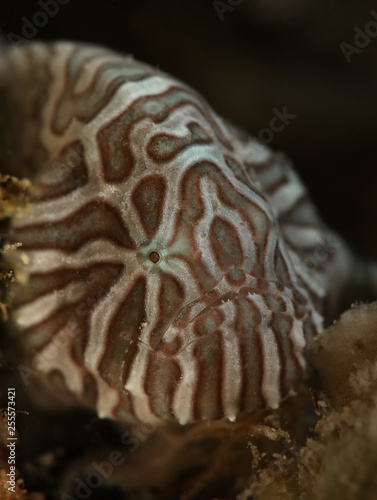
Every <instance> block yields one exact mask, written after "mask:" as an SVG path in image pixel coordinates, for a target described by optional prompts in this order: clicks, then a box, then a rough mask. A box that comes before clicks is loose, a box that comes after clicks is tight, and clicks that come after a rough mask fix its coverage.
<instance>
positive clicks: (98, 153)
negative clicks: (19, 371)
mask: <svg viewBox="0 0 377 500" xmlns="http://www.w3.org/2000/svg"><path fill="white" fill-rule="evenodd" d="M0 105H1V108H0V109H1V116H0V163H1V171H2V172H3V173H10V174H14V175H16V176H19V177H28V178H29V179H30V180H31V183H32V188H31V194H30V197H31V201H30V204H29V206H28V207H27V208H26V209H25V210H24V211H23V212H22V213H21V214H19V216H18V217H14V218H13V220H12V221H11V226H10V231H9V237H8V245H9V246H10V249H8V251H7V252H6V258H7V259H8V260H9V261H10V262H11V263H12V264H13V266H14V269H15V271H16V276H18V279H17V280H16V284H15V286H14V287H13V289H12V291H11V296H10V299H9V302H10V312H11V331H12V334H13V335H14V336H15V337H16V338H17V339H18V342H19V343H20V345H21V346H22V347H23V352H24V358H23V366H26V367H30V368H31V369H32V370H33V372H32V373H33V375H32V377H31V379H30V382H31V381H32V380H35V382H36V383H38V384H39V386H40V387H43V390H44V391H46V394H48V393H51V395H53V397H54V398H56V399H57V400H61V401H62V402H63V403H65V402H67V404H68V403H69V404H77V405H85V406H89V407H90V408H93V409H94V410H95V411H96V412H97V413H98V415H99V416H101V417H106V416H108V417H112V418H115V419H118V420H119V421H131V420H135V419H137V420H139V421H143V422H156V423H158V422H160V423H165V422H178V423H180V424H186V423H190V422H196V421H201V420H217V419H222V418H225V419H229V420H231V421H233V420H235V419H237V418H238V417H240V416H242V415H243V414H246V413H247V412H252V411H255V410H257V409H261V408H277V407H278V406H279V403H280V402H281V401H282V400H283V399H284V398H287V397H288V396H292V395H294V393H295V387H297V384H298V383H299V382H300V380H301V379H302V378H303V376H304V375H305V372H306V368H307V366H306V365H307V363H306V360H305V352H306V349H307V347H308V346H310V344H311V342H312V340H313V338H314V337H315V336H316V335H318V333H319V332H321V330H322V328H323V318H324V315H325V313H326V311H336V310H337V308H338V304H337V297H339V295H340V292H341V290H342V288H343V287H346V286H348V285H349V284H350V283H361V282H362V281H363V280H364V281H365V280H366V281H367V280H368V279H370V278H368V270H367V268H366V266H363V265H362V264H361V263H359V261H357V260H356V259H354V257H353V256H352V254H351V252H350V251H349V250H348V248H347V246H346V245H345V243H344V242H343V241H342V240H341V239H340V238H339V237H337V236H336V235H335V234H334V233H333V232H331V231H330V230H329V229H328V228H326V226H325V225H324V224H323V223H322V222H321V220H320V219H319V217H318V216H317V214H316V211H315V209H314V207H313V205H312V203H311V201H310V199H309V198H308V195H307V192H306V190H305V188H304V186H303V185H302V183H301V181H300V180H299V178H298V176H297V175H296V173H295V171H294V170H293V169H292V167H291V166H290V164H289V162H288V161H287V160H286V159H285V157H284V156H283V155H281V154H276V153H274V152H272V151H271V150H270V149H268V148H267V147H265V146H263V145H261V144H259V143H258V142H257V141H256V140H255V139H253V138H250V137H248V136H247V135H246V134H245V133H244V132H242V131H240V130H238V129H237V128H235V127H233V126H231V125H230V124H228V123H227V122H225V121H224V120H223V119H221V118H220V117H219V116H217V114H216V113H214V111H213V110H212V109H211V108H210V107H209V105H208V104H207V103H206V101H205V100H204V99H203V98H202V97H201V96H200V95H199V94H198V93H197V92H195V91H193V90H192V89H191V88H189V87H187V86H186V85H184V84H182V83H181V82H179V81H177V80H175V79H174V78H172V77H170V76H168V75H166V74H164V73H162V72H160V71H156V70H155V69H153V68H151V67H150V66H148V65H146V64H143V63H140V62H138V61H135V60H134V59H133V58H132V57H126V56H123V55H120V54H117V53H114V52H112V51H110V50H107V49H104V48H101V47H97V46H90V45H81V44H77V43H67V42H64V43H63V42H60V43H54V44H44V43H31V44H29V45H28V46H26V47H24V48H22V49H18V50H16V51H15V50H8V51H3V52H2V53H1V57H0ZM250 112H252V110H250ZM15 244H16V245H15ZM331 314H332V313H331Z"/></svg>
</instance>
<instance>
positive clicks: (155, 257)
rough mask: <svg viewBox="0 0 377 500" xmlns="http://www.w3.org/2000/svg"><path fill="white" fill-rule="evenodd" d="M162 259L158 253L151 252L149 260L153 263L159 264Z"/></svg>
mask: <svg viewBox="0 0 377 500" xmlns="http://www.w3.org/2000/svg"><path fill="white" fill-rule="evenodd" d="M160 259H161V255H160V254H159V253H158V252H154V251H153V252H151V253H150V254H149V260H150V261H151V262H153V264H157V262H158V261H159V260H160Z"/></svg>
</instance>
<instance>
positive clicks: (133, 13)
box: [0, 0, 377, 257]
mask: <svg viewBox="0 0 377 500" xmlns="http://www.w3.org/2000/svg"><path fill="white" fill-rule="evenodd" d="M42 1H43V0H42ZM45 1H46V0H45ZM64 1H66V2H67V0H64ZM229 1H230V2H232V0H229ZM224 3H226V2H225V0H224ZM233 3H237V1H235V0H233ZM238 3H239V5H237V6H235V7H234V8H233V10H229V11H226V12H224V14H223V20H222V21H221V20H220V18H219V15H218V13H217V12H216V9H215V6H214V2H213V1H212V0H201V1H200V2H199V1H196V2H195V1H187V0H182V1H178V0H175V1H173V0H171V1H167V0H163V1H159V0H154V1H146V0H142V1H133V2H127V1H116V0H114V1H111V0H70V1H68V3H67V4H66V5H60V6H59V12H58V13H57V14H56V15H55V16H54V17H50V18H49V20H48V22H47V24H46V25H45V26H44V27H41V28H40V29H39V30H38V33H37V35H36V39H73V40H81V41H89V42H96V43H100V44H104V45H108V46H110V47H112V48H114V49H117V50H119V51H121V52H125V53H131V54H133V55H134V56H135V58H138V59H141V60H143V61H145V62H148V63H151V64H153V65H155V66H158V67H159V68H161V69H162V70H164V71H166V72H169V73H172V74H173V75H175V76H176V77H178V78H179V79H181V80H183V81H185V82H186V83H188V84H189V85H191V86H193V87H194V88H196V89H197V90H198V91H200V92H201V93H202V94H203V95H204V96H205V97H206V98H207V100H208V101H209V102H210V104H211V105H212V107H213V108H214V109H215V110H216V111H217V112H218V113H219V114H220V115H222V116H224V117H225V118H228V119H230V120H231V121H232V122H234V123H235V124H237V125H239V126H242V127H244V128H245V129H246V130H247V131H248V132H249V133H250V134H252V135H258V132H259V131H260V130H261V129H262V128H264V127H268V125H269V121H270V119H271V118H272V117H273V111H272V110H273V108H277V109H278V110H280V111H282V109H283V107H284V106H286V107H287V110H288V112H289V113H292V114H295V115H297V117H296V118H295V119H294V120H293V121H292V122H291V123H290V124H289V125H288V126H287V127H286V128H285V130H284V131H282V132H280V133H277V134H275V136H274V139H273V141H272V142H271V143H270V146H271V147H272V148H274V149H277V150H283V151H285V153H286V154H287V155H288V156H289V157H290V158H291V159H292V160H293V161H294V164H295V166H296V169H297V170H298V171H299V173H300V175H301V177H302V178H303V179H304V181H305V183H306V184H307V186H308V187H309V191H310V192H311V194H312V197H313V199H314V200H315V202H316V204H317V206H318V207H319V208H320V212H321V214H322V216H323V218H324V219H325V221H326V222H327V223H328V224H329V225H331V226H332V227H334V228H335V229H337V230H338V231H339V232H340V233H341V234H343V236H345V237H346V238H347V240H348V241H350V242H351V244H352V245H353V246H354V248H356V249H357V250H358V251H359V252H360V253H361V254H362V255H364V256H368V257H376V256H377V235H376V232H375V221H376V220H377V141H376V129H377V127H376V125H377V117H376V111H377V108H376V101H377V99H376V84H377V36H376V37H374V38H371V40H370V43H369V44H367V46H366V47H365V48H362V49H361V50H360V53H359V54H353V55H351V56H350V57H351V62H350V63H347V61H346V58H345V56H344V54H343V53H342V50H341V48H340V46H339V45H340V43H341V42H346V43H349V44H352V45H354V37H355V35H356V32H355V30H354V28H355V27H356V26H358V27H359V28H360V29H362V30H363V31H364V28H365V25H366V24H367V23H368V22H369V21H372V20H375V21H376V23H377V0H375V2H368V1H364V2H356V1H355V0H353V1H351V2H345V1H342V0H321V1H316V0H301V1H300V0H241V1H240V0H238ZM217 5H218V8H219V9H221V4H220V3H219V2H218V4H217ZM372 9H374V10H375V12H376V19H374V18H373V16H372V14H371V13H370V11H371V10H372ZM41 10H42V9H41V5H39V4H38V1H37V0H24V1H21V0H8V1H7V0H1V5H0V26H1V30H2V36H3V39H4V40H5V41H6V40H7V39H8V40H9V38H12V37H13V35H10V33H13V34H14V35H19V36H22V30H23V26H24V23H25V20H24V19H23V18H24V17H26V18H27V19H28V20H29V21H31V22H33V16H34V15H35V13H36V12H38V11H41ZM372 29H373V28H372ZM375 31H376V35H377V27H376V30H375ZM4 43H5V42H4ZM0 112H1V110H0Z"/></svg>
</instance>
